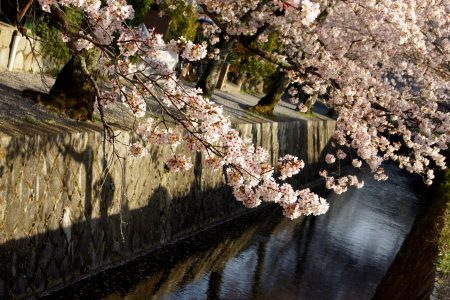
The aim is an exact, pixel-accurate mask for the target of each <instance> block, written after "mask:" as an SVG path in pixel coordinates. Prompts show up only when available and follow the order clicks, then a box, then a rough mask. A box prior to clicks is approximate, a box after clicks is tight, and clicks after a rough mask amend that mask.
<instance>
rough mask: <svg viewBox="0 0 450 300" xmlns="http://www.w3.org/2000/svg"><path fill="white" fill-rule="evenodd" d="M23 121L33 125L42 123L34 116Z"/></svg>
mask: <svg viewBox="0 0 450 300" xmlns="http://www.w3.org/2000/svg"><path fill="white" fill-rule="evenodd" d="M23 120H24V121H25V122H27V123H30V124H33V125H40V124H41V122H40V121H39V120H38V119H36V118H35V117H33V116H26V117H24V118H23Z"/></svg>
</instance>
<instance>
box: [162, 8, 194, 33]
mask: <svg viewBox="0 0 450 300" xmlns="http://www.w3.org/2000/svg"><path fill="white" fill-rule="evenodd" d="M171 3H172V4H171V5H169V6H167V5H166V6H162V10H163V11H165V12H166V13H167V14H168V15H169V16H170V17H171V21H170V27H169V33H168V34H167V40H171V39H177V38H179V37H181V36H184V37H185V38H186V39H188V40H191V41H194V40H195V38H196V35H197V29H198V27H199V23H198V22H197V20H198V18H199V14H198V12H197V8H196V7H195V6H193V5H191V4H189V3H187V2H186V1H185V0H175V1H171Z"/></svg>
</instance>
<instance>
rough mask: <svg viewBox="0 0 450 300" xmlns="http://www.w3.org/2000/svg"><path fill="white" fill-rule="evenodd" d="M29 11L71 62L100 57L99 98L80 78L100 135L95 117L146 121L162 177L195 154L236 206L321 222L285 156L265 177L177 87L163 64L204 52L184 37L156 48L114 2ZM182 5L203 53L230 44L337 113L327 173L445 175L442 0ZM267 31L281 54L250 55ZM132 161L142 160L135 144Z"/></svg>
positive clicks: (233, 135)
mask: <svg viewBox="0 0 450 300" xmlns="http://www.w3.org/2000/svg"><path fill="white" fill-rule="evenodd" d="M39 3H40V5H41V7H42V9H43V10H44V11H46V12H48V13H50V14H51V15H52V17H53V19H54V20H56V21H57V22H58V24H59V28H60V31H61V33H62V38H63V39H64V40H65V41H67V43H68V45H69V46H70V48H71V49H72V51H73V54H74V55H75V56H77V55H80V53H82V52H83V51H86V50H88V49H91V48H95V49H97V50H98V51H99V52H100V58H99V71H100V73H101V74H102V76H101V80H102V81H103V82H104V83H105V84H104V85H105V86H106V87H102V88H100V87H99V86H100V85H99V80H100V79H98V78H96V77H95V76H93V75H92V73H91V72H90V71H89V70H88V68H86V67H85V65H84V64H83V63H82V62H81V63H80V68H81V69H82V71H83V72H84V74H85V75H86V76H87V77H88V78H89V80H90V83H91V85H92V87H93V90H94V91H95V94H96V96H97V103H98V107H99V111H100V115H101V119H102V121H103V123H104V126H105V128H108V126H109V125H108V124H107V122H106V120H105V118H104V106H105V105H110V104H112V103H114V102H118V101H121V102H123V103H124V104H125V105H126V106H127V107H129V109H130V111H132V112H133V114H134V115H135V116H136V117H138V118H144V117H146V118H145V120H143V121H141V122H140V125H139V127H138V133H139V134H140V135H141V136H142V138H143V140H145V141H147V142H150V143H157V144H161V145H167V146H168V147H171V148H172V149H173V151H174V155H173V156H172V157H171V158H170V159H169V160H168V161H167V166H168V167H169V168H171V169H172V170H173V171H174V172H181V171H184V170H187V169H189V168H190V167H192V163H191V161H190V159H189V157H186V156H184V155H181V154H179V152H177V149H180V147H184V148H187V149H189V150H192V151H201V152H203V153H204V154H205V156H206V163H207V164H208V165H209V166H210V167H212V168H216V169H222V168H225V173H226V179H227V183H228V184H229V185H230V186H231V187H232V188H233V193H234V195H235V196H236V199H237V200H239V201H242V202H243V204H245V205H246V206H247V207H255V206H258V205H259V204H260V203H261V202H262V201H265V202H275V203H279V204H280V205H281V206H282V208H283V210H284V213H285V215H286V216H287V217H290V218H296V217H298V216H300V215H309V214H313V215H318V214H322V213H324V212H326V211H327V209H328V204H327V202H326V200H325V199H323V198H320V197H319V196H318V195H316V194H314V193H313V192H311V191H310V190H308V189H304V190H301V191H298V190H295V189H294V188H293V187H292V186H291V185H289V184H288V183H283V180H285V179H287V178H289V177H291V176H293V175H296V174H298V173H299V172H300V170H301V169H302V168H303V166H304V163H303V161H301V160H299V159H298V158H297V157H294V156H291V155H286V156H284V157H282V158H280V159H279V160H278V162H277V164H276V165H275V166H271V165H270V163H269V154H268V152H267V151H266V150H264V149H262V148H260V147H257V148H255V147H254V146H253V145H252V144H251V143H249V142H248V141H245V140H243V139H242V138H241V137H240V136H239V133H238V132H237V131H236V130H235V129H233V128H232V126H231V123H230V121H229V120H228V118H227V117H225V116H224V114H223V112H222V108H221V107H220V106H217V105H216V104H215V103H214V102H212V101H211V100H209V99H208V98H206V97H203V95H202V91H201V90H200V89H191V88H188V87H185V86H183V84H182V83H181V82H180V81H179V79H178V78H177V77H176V75H175V73H174V71H173V70H172V68H171V62H170V61H169V60H168V55H167V53H173V54H174V55H181V57H183V58H185V59H187V60H189V61H195V60H200V59H204V58H205V57H206V56H207V55H208V54H207V45H206V44H194V43H192V42H191V41H188V40H185V39H183V38H181V39H179V40H173V41H170V42H168V43H166V42H164V41H163V39H162V37H161V36H160V35H158V34H154V33H151V34H150V35H145V34H144V33H143V32H142V31H140V30H139V29H138V28H133V27H131V26H130V25H128V24H130V23H129V22H128V20H130V19H132V18H133V15H134V11H133V9H132V7H131V6H129V5H127V4H126V2H125V1H124V0H108V1H100V0H39ZM192 5H199V6H200V7H201V8H202V9H203V11H204V12H205V13H207V14H208V15H209V16H211V18H213V19H214V25H211V26H210V28H209V29H208V30H209V31H210V32H211V35H210V44H211V45H213V44H214V42H215V41H217V40H219V41H220V39H223V40H225V41H226V40H230V39H231V37H233V38H234V39H236V40H238V41H240V42H242V43H243V44H245V45H246V46H247V47H248V48H250V49H253V51H254V52H255V53H257V54H258V55H261V57H267V58H268V59H270V60H271V61H273V62H275V63H276V64H278V66H279V67H280V68H282V69H283V70H285V72H286V74H288V76H289V78H290V79H291V80H292V81H294V82H298V83H300V84H301V85H302V87H303V90H304V92H305V93H307V94H309V95H310V98H311V99H316V98H318V97H321V98H322V99H324V100H326V101H327V103H328V104H329V105H330V106H331V107H333V108H334V109H335V110H336V111H337V113H338V116H339V117H338V119H337V130H336V133H335V135H334V138H335V143H336V152H335V153H329V154H328V155H327V157H326V162H327V163H329V164H330V166H331V165H333V164H336V163H339V162H340V161H342V160H344V159H346V158H348V157H351V159H352V165H353V166H354V167H361V166H363V165H364V166H365V165H367V166H368V167H369V169H370V170H371V171H372V172H374V177H375V178H376V179H379V180H384V179H386V178H387V175H386V174H384V171H383V168H382V167H381V163H382V162H383V161H385V160H393V161H396V162H397V163H398V164H399V166H400V167H403V168H406V169H407V170H408V171H410V172H414V173H417V174H420V175H421V176H423V177H424V180H425V181H426V183H431V181H432V179H433V177H434V175H433V168H436V167H437V168H445V167H446V165H445V157H444V155H443V153H442V151H445V150H446V149H447V147H448V143H449V142H450V135H449V133H450V119H449V113H448V112H445V111H443V110H441V109H439V104H440V103H442V102H444V101H448V97H449V96H448V94H449V93H448V92H449V80H448V79H449V55H450V42H449V36H448V35H449V33H448V28H449V26H448V25H449V24H448V22H449V21H448V20H449V18H448V14H449V9H450V6H449V4H448V1H440V2H439V1H434V0H397V1H393V0H378V1H375V0H366V1H363V0H353V1H352V0H345V1H344V0H341V1H339V0H320V1H319V0H317V1H314V2H313V1H309V0H302V1H300V0H290V1H288V0H286V1H283V0H259V1H256V0H247V1H242V0H197V1H193V4H192ZM67 9H76V10H79V11H80V12H82V13H83V14H84V15H85V18H86V21H87V25H86V26H84V27H83V28H80V27H79V26H78V27H74V26H73V25H71V24H70V23H69V22H68V20H67V19H66V18H64V11H65V10H67ZM268 31H270V32H275V33H276V34H277V35H278V37H279V39H280V42H282V43H283V53H270V54H268V53H264V52H263V51H260V49H259V48H257V47H254V44H253V42H254V39H262V40H264V36H265V33H266V32H268ZM212 55H214V53H212ZM169 56H170V55H169ZM146 99H147V100H148V99H151V100H152V101H154V102H156V103H157V104H158V105H159V108H160V109H159V110H160V113H155V112H147V103H146ZM170 123H174V124H178V125H179V126H180V127H181V128H182V129H183V131H179V130H176V129H174V127H173V126H170ZM130 153H131V154H132V155H135V156H139V155H145V154H146V152H145V148H144V146H143V145H142V144H141V143H140V142H136V143H133V144H132V145H131V146H130ZM321 175H322V176H323V177H325V178H326V185H327V187H328V188H330V189H333V190H335V191H336V192H337V193H342V192H344V191H345V190H346V189H347V187H348V186H356V187H361V186H362V185H363V182H361V181H359V180H358V179H357V177H356V176H354V175H347V176H344V175H341V174H337V175H336V174H333V173H331V172H330V171H325V170H324V171H322V172H321Z"/></svg>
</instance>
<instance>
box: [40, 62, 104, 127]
mask: <svg viewBox="0 0 450 300" xmlns="http://www.w3.org/2000/svg"><path fill="white" fill-rule="evenodd" d="M85 68H86V61H85V58H84V57H83V56H82V55H77V56H72V58H71V59H70V60H69V62H67V64H66V65H65V66H64V67H63V68H62V69H61V71H60V72H59V74H58V76H57V77H56V81H55V83H54V84H53V86H52V88H51V89H50V93H49V95H50V97H51V98H52V99H53V101H55V103H56V102H57V103H60V104H61V105H62V106H63V108H64V111H65V113H66V114H67V115H68V116H69V117H70V118H72V119H77V120H83V121H84V120H86V119H88V120H91V121H92V113H93V111H94V103H95V98H96V96H95V89H94V87H93V85H92V83H91V81H90V80H89V76H88V75H87V74H86V73H85V71H84V69H85Z"/></svg>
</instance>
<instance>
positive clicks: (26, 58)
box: [0, 22, 42, 73]
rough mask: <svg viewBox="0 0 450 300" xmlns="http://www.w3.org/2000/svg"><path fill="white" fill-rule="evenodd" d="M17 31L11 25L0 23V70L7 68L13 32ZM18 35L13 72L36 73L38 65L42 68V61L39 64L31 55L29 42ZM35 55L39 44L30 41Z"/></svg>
mask: <svg viewBox="0 0 450 300" xmlns="http://www.w3.org/2000/svg"><path fill="white" fill-rule="evenodd" d="M15 31H17V29H16V28H15V27H13V26H11V25H8V24H5V23H2V22H0V68H5V69H6V68H7V66H8V62H9V55H10V51H11V46H12V40H13V35H14V32H15ZM18 34H19V36H20V37H19V45H18V47H17V52H16V57H15V60H14V65H13V70H14V71H25V72H32V73H38V72H39V65H41V66H42V59H39V63H38V61H37V60H36V58H35V56H34V55H33V51H32V47H31V46H32V45H31V44H30V42H29V41H28V40H27V39H26V38H25V37H24V36H22V35H21V34H20V33H18ZM31 41H32V42H31V43H32V44H33V47H34V49H35V53H39V51H40V44H39V43H38V42H37V41H34V40H31Z"/></svg>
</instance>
